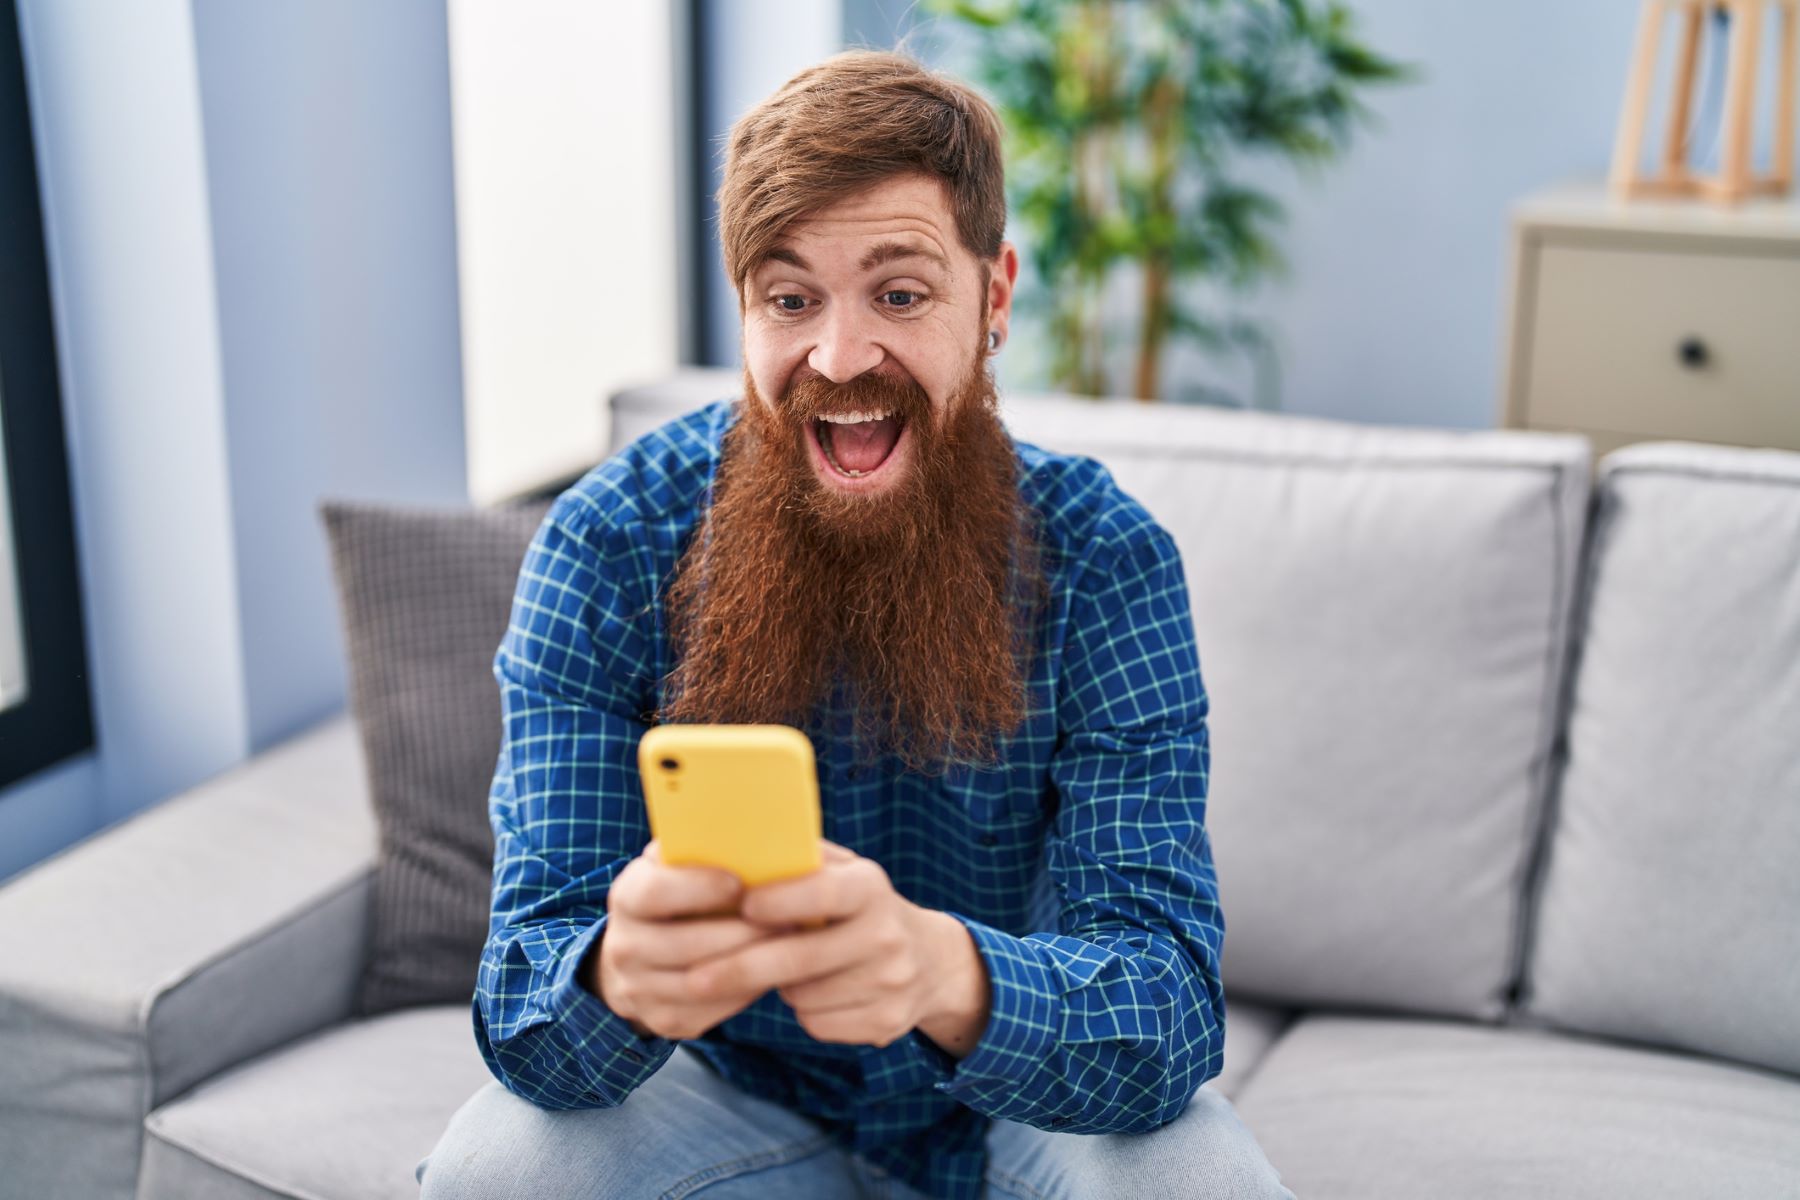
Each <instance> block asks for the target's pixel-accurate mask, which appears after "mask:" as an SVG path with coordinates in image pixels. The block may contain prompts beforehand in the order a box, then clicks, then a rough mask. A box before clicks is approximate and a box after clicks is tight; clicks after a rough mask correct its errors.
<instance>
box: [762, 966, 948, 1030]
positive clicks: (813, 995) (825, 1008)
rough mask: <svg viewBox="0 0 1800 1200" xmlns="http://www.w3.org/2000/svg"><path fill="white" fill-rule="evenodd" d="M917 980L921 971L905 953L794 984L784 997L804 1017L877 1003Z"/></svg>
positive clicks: (782, 994) (782, 995) (782, 992)
mask: <svg viewBox="0 0 1800 1200" xmlns="http://www.w3.org/2000/svg"><path fill="white" fill-rule="evenodd" d="M917 982H918V971H917V968H916V967H914V966H913V964H912V960H911V959H909V958H907V957H906V956H904V955H895V956H892V957H889V958H881V959H872V960H869V961H866V962H863V963H860V964H858V965H856V966H853V967H851V968H850V969H849V970H847V971H839V972H837V973H836V974H835V975H824V976H821V977H819V978H817V979H809V980H805V981H803V982H801V983H791V984H788V985H787V986H786V987H784V988H781V989H780V991H781V998H782V999H783V1000H785V1001H786V1002H787V1004H788V1006H789V1007H790V1008H792V1009H793V1010H794V1011H795V1012H796V1013H798V1014H800V1015H801V1016H806V1015H808V1014H811V1013H823V1012H835V1011H837V1010H839V1009H845V1008H860V1007H862V1006H863V1005H866V1004H875V1003H878V1002H880V1001H882V1000H885V999H887V998H888V997H890V996H893V995H895V994H896V993H900V992H904V991H905V990H906V989H908V988H911V987H912V986H913V985H914V984H916V983H917Z"/></svg>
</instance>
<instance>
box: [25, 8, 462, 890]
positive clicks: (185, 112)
mask: <svg viewBox="0 0 1800 1200" xmlns="http://www.w3.org/2000/svg"><path fill="white" fill-rule="evenodd" d="M20 8H21V31H22V33H23V35H24V36H23V43H24V50H25V66H26V79H27V85H28V89H29V96H30V100H31V105H32V119H33V126H34V139H35V142H36V148H37V154H38V163H39V168H40V174H41V181H40V182H41V188H42V198H43V208H44V214H45V224H46V234H45V236H46V244H47V249H48V259H49V268H50V292H51V303H52V307H53V315H54V319H55V323H56V329H57V336H58V338H59V345H58V350H59V366H60V373H61V384H62V394H63V403H64V407H65V413H66V417H67V428H68V439H69V455H70V468H71V486H72V489H73V493H74V494H73V502H74V503H73V507H74V515H75V525H76V534H77V538H78V541H79V557H78V567H79V570H80V573H81V586H82V590H83V596H84V602H85V605H86V613H85V617H86V624H87V638H88V662H89V663H90V664H91V675H92V695H93V700H94V720H95V727H96V737H97V740H98V745H97V747H96V749H95V750H94V751H92V752H90V753H87V754H84V755H80V756H77V757H76V758H73V759H70V760H66V761H64V762H62V763H59V764H57V765H55V766H53V767H50V768H48V769H46V770H44V771H42V772H39V773H38V774H36V775H34V776H32V777H31V778H29V779H26V780H24V781H22V782H20V783H18V784H16V785H14V786H13V787H11V788H7V789H5V790H4V791H3V792H0V878H4V877H5V876H7V875H9V874H11V873H13V872H14V871H17V870H19V869H21V868H23V867H25V866H27V865H29V864H31V863H33V862H35V861H38V860H40V859H42V858H44V857H46V856H47V855H50V854H52V853H53V852H55V851H57V850H59V849H62V848H64V847H67V846H69V845H71V844H72V843H74V842H76V841H78V840H80V839H81V838H83V837H85V836H88V835H90V834H92V833H94V832H95V831H97V830H100V829H102V828H104V827H105V826H107V825H109V824H112V823H113V822H115V821H117V820H120V819H122V818H124V817H127V816H129V815H131V814H132V813H134V812H137V811H139V810H141V809H143V808H145V807H147V806H149V805H152V804H155V803H157V802H159V801H161V800H163V799H166V798H168V797H170V796H172V795H175V794H177V793H179V792H181V791H183V790H185V789H186V788H189V787H191V786H193V785H194V784H195V783H197V782H199V781H201V780H203V779H205V778H207V777H209V776H211V775H213V774H216V773H217V772H219V771H221V770H224V769H226V768H227V767H229V766H231V765H233V764H235V763H237V762H239V761H240V760H242V759H243V758H245V757H246V756H248V755H250V754H252V753H255V752H256V751H258V750H260V749H262V748H264V747H266V746H267V745H269V744H271V743H272V742H274V741H277V740H279V739H281V738H282V737H284V736H286V735H287V734H289V733H291V732H293V731H294V730H296V729H298V728H300V727H303V726H305V725H307V724H310V723H312V722H313V721H316V720H317V719H319V718H320V717H322V716H324V715H327V714H329V713H332V712H336V711H338V710H341V709H342V707H343V704H344V656H343V646H342V642H341V633H340V630H339V627H338V616H337V609H336V597H335V593H334V590H333V588H332V584H331V580H330V574H329V562H328V560H327V555H326V546H325V541H324V536H323V530H322V528H321V527H320V524H319V519H318V516H317V512H316V505H317V503H318V501H319V500H320V499H321V498H322V497H324V496H328V495H335V496H347V497H355V498H373V499H386V500H393V501H402V502H411V503H418V504H460V503H465V502H466V500H467V494H468V493H467V488H466V480H465V461H464V459H465V452H464V445H463V434H462V395H461V386H460V375H459V370H458V355H459V346H458V330H457V314H456V272H455V241H454V234H453V207H452V194H451V183H450V167H449V153H450V140H449V139H450V115H449V87H448V81H447V49H446V37H447V35H446V32H445V17H444V10H443V6H442V5H441V4H438V3H434V2H433V0H393V2H392V3H384V4H380V5H368V4H363V3H360V2H358V0H287V2H285V3H276V2H274V0H270V2H267V3H258V4H240V3H236V2H235V0H139V2H134V3H131V4H118V3H111V2H109V0H21V5H20Z"/></svg>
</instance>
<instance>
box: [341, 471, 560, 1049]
mask: <svg viewBox="0 0 1800 1200" xmlns="http://www.w3.org/2000/svg"><path fill="white" fill-rule="evenodd" d="M550 503H551V501H550V500H548V499H541V500H531V501H525V502H521V503H518V504H515V505H512V506H508V507H504V508H496V509H474V508H465V509H456V508H448V509H431V508H412V507H403V506H397V505H390V504H383V503H370V502H356V501H349V500H325V501H322V502H321V503H320V506H319V508H320V515H321V517H322V518H323V520H324V523H325V528H326V531H327V534H328V536H329V541H330V546H331V558H332V569H333V572H334V574H335V578H336V581H337V588H338V603H339V614H340V617H341V619H342V622H343V631H344V640H345V649H346V658H347V661H348V664H349V675H350V689H349V690H350V711H351V714H352V715H353V716H354V718H355V720H356V725H357V730H358V733H359V736H360V737H361V740H362V746H363V750H364V755H365V759H366V761H367V765H368V775H369V795H370V801H371V803H372V804H373V806H374V809H375V817H376V824H377V829H378V831H379V840H380V853H379V858H378V862H377V867H376V874H375V896H374V913H373V917H372V926H371V929H370V951H369V959H368V963H367V965H366V967H365V969H364V972H363V976H362V980H361V985H360V987H359V990H358V995H357V1014H358V1015H359V1016H373V1015H375V1014H376V1013H381V1012H387V1011H388V1010H390V1009H396V1008H403V1007H406V1006H408V1005H414V1004H445V1003H460V1004H466V1003H468V1002H469V1001H470V999H471V997H473V995H474V994H475V974H476V968H477V966H478V965H479V963H480V961H481V951H482V946H483V944H484V943H485V941H486V939H487V928H488V909H489V903H490V897H491V891H492V880H493V869H494V836H493V832H492V830H491V828H490V827H489V825H488V789H489V786H490V785H491V784H492V782H493V779H494V768H495V765H496V763H497V762H498V759H499V755H500V689H499V687H498V685H497V684H496V683H495V681H494V674H493V662H494V652H495V651H496V650H497V649H498V647H499V645H500V639H501V637H502V636H503V635H504V634H505V633H506V624H507V619H508V616H509V614H510V612H511V608H512V600H513V592H514V589H515V587H516V585H517V582H518V576H519V564H520V563H521V562H522V561H523V560H524V557H525V550H526V547H527V546H529V545H530V544H531V539H532V536H533V535H534V534H535V533H536V532H537V528H538V526H539V525H540V524H541V523H542V521H543V517H544V514H545V513H546V512H548V511H549V508H550Z"/></svg>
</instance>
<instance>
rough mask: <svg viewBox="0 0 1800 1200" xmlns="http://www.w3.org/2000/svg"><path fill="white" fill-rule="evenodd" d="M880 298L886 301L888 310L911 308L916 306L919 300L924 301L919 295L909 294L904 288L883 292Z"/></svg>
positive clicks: (915, 293)
mask: <svg viewBox="0 0 1800 1200" xmlns="http://www.w3.org/2000/svg"><path fill="white" fill-rule="evenodd" d="M881 298H882V299H883V300H885V301H887V305H888V307H889V308H913V307H916V306H917V304H918V302H919V301H920V300H922V299H924V297H922V296H920V295H919V293H917V292H909V291H907V290H906V289H904V288H895V289H894V290H893V291H890V292H883V293H882V294H881Z"/></svg>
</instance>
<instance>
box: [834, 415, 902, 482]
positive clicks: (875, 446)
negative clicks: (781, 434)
mask: <svg viewBox="0 0 1800 1200" xmlns="http://www.w3.org/2000/svg"><path fill="white" fill-rule="evenodd" d="M905 425H906V422H905V419H904V418H902V417H900V416H898V415H897V414H895V413H892V412H852V413H832V414H831V415H829V416H825V417H818V418H815V419H814V420H813V422H812V427H813V439H814V440H815V441H816V442H818V444H819V450H820V451H821V453H823V454H824V456H825V462H826V465H828V466H829V467H830V468H831V469H832V470H833V471H834V472H836V473H837V474H838V475H839V476H841V477H843V478H844V479H866V478H868V477H869V476H871V475H874V474H876V473H878V472H879V471H880V470H881V469H882V468H883V467H885V466H886V465H887V464H888V463H889V462H890V461H892V459H893V457H894V447H896V446H897V445H899V444H900V435H901V433H902V432H903V431H904V429H905Z"/></svg>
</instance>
